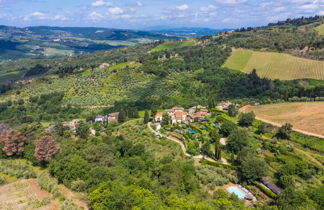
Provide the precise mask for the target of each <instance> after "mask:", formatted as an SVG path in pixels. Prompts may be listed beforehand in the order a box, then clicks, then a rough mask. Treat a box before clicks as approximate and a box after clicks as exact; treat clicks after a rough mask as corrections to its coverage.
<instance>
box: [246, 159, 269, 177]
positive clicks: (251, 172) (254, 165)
mask: <svg viewBox="0 0 324 210" xmlns="http://www.w3.org/2000/svg"><path fill="white" fill-rule="evenodd" d="M240 171H241V175H242V177H243V178H244V179H245V180H248V181H252V180H255V179H258V178H261V177H263V176H265V175H267V173H268V166H267V164H266V162H265V161H264V160H261V159H259V158H257V157H253V158H249V159H247V160H244V161H243V162H242V164H241V167H240Z"/></svg>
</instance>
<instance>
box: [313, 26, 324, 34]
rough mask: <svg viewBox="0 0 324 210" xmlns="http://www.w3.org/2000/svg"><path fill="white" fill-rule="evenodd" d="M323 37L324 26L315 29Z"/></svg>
mask: <svg viewBox="0 0 324 210" xmlns="http://www.w3.org/2000/svg"><path fill="white" fill-rule="evenodd" d="M315 30H316V31H318V32H319V33H320V34H321V35H324V24H323V25H320V26H318V27H316V28H315Z"/></svg>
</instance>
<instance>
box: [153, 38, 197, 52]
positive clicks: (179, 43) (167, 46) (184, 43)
mask: <svg viewBox="0 0 324 210" xmlns="http://www.w3.org/2000/svg"><path fill="white" fill-rule="evenodd" d="M196 43H197V41H196V40H195V39H186V40H175V41H170V42H165V43H163V44H160V45H159V46H157V47H156V48H154V49H152V50H151V51H150V52H151V53H152V52H159V51H162V50H171V49H176V48H182V47H188V46H193V45H195V44H196Z"/></svg>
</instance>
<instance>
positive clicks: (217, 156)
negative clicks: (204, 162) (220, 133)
mask: <svg viewBox="0 0 324 210" xmlns="http://www.w3.org/2000/svg"><path fill="white" fill-rule="evenodd" d="M221 158H222V150H221V146H220V145H219V143H215V159H216V160H220V159H221Z"/></svg>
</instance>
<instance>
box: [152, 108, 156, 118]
mask: <svg viewBox="0 0 324 210" xmlns="http://www.w3.org/2000/svg"><path fill="white" fill-rule="evenodd" d="M156 114H157V107H156V106H155V105H153V106H152V107H151V117H152V118H154V117H155V115H156Z"/></svg>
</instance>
